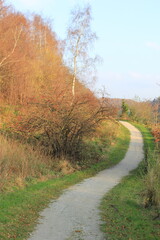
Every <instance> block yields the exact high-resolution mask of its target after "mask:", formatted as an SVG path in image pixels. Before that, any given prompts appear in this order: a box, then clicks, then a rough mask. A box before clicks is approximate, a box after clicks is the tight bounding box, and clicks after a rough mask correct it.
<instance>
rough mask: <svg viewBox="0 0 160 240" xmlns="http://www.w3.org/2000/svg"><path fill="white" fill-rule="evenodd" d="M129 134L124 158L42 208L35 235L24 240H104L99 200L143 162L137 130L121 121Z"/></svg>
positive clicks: (141, 143) (140, 140)
mask: <svg viewBox="0 0 160 240" xmlns="http://www.w3.org/2000/svg"><path fill="white" fill-rule="evenodd" d="M121 123H122V124H123V125H124V126H125V127H127V128H128V129H129V130H130V132H131V141H130V145H129V149H128V152H127V154H126V156H125V158H124V159H123V160H122V161H121V162H120V163H119V164H117V165H116V166H114V167H112V168H110V169H106V170H104V171H101V172H100V173H99V174H97V175H96V176H95V177H92V178H89V179H86V180H84V181H83V182H81V183H80V184H76V185H74V186H72V187H70V188H69V189H68V190H66V191H65V192H64V193H63V194H62V195H61V197H60V198H59V199H58V200H56V201H54V202H52V203H51V204H50V205H49V207H48V208H47V209H45V210H44V211H43V212H42V214H41V216H42V218H41V219H40V221H39V224H38V226H37V228H36V230H35V232H34V233H33V234H32V235H31V237H30V238H29V239H28V240H104V239H105V237H104V235H103V233H102V232H101V231H100V229H99V226H100V224H101V223H102V222H101V221H100V214H99V210H98V207H99V205H100V202H101V199H102V197H103V196H104V195H105V194H106V192H108V191H109V190H110V189H111V188H113V187H114V186H115V185H117V184H118V183H119V182H120V180H121V179H122V177H124V176H126V175H127V174H128V173H129V171H131V170H133V169H135V168H136V167H137V166H138V164H139V162H140V161H141V160H142V159H143V140H142V136H141V133H140V132H139V130H138V129H136V128H135V127H134V126H132V125H131V124H129V123H127V122H121Z"/></svg>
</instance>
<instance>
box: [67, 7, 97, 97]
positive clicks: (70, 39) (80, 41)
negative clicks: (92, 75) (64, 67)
mask: <svg viewBox="0 0 160 240" xmlns="http://www.w3.org/2000/svg"><path fill="white" fill-rule="evenodd" d="M90 23H91V8H90V6H87V7H84V8H83V9H81V8H79V7H77V8H75V9H74V10H73V11H72V12H71V22H70V24H69V27H68V30H67V40H66V45H67V53H68V54H67V57H68V58H67V62H69V63H70V64H69V65H70V67H71V70H72V75H73V79H72V95H73V98H74V97H75V84H76V79H80V78H81V77H82V73H83V74H84V73H86V72H87V70H89V69H90V67H91V66H92V67H93V66H94V61H95V59H96V58H91V57H89V50H90V47H91V46H92V43H93V42H94V40H95V39H96V38H97V36H96V34H95V33H94V32H92V31H91V27H90Z"/></svg>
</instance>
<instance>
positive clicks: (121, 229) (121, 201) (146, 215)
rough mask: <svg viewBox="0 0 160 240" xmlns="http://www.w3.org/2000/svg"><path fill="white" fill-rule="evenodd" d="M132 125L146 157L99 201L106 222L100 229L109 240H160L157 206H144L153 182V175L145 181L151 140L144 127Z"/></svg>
mask: <svg viewBox="0 0 160 240" xmlns="http://www.w3.org/2000/svg"><path fill="white" fill-rule="evenodd" d="M135 126H136V127H137V128H139V130H141V132H142V135H143V138H144V151H145V152H146V156H145V160H144V161H143V162H142V163H141V164H140V165H139V167H138V168H137V169H136V170H134V171H133V172H132V174H131V175H129V176H127V177H125V178H124V179H123V180H122V182H121V183H120V184H119V185H117V186H116V187H115V188H113V189H112V190H111V191H110V192H109V194H107V195H106V196H105V198H104V199H103V201H102V204H101V211H102V218H103V220H104V221H105V223H104V224H103V225H102V230H103V231H104V232H105V233H106V236H107V239H108V240H138V239H139V240H146V239H148V240H152V239H154V240H156V239H157V240H158V239H159V238H160V218H159V216H160V215H159V213H160V212H159V211H160V210H159V206H158V205H157V206H151V205H150V206H149V205H148V206H147V205H146V201H149V195H148V194H149V192H148V191H150V189H148V186H149V185H150V184H149V182H150V183H153V180H154V178H153V177H154V176H155V175H154V176H153V174H152V178H149V179H150V180H148V176H149V175H150V172H151V171H150V169H149V168H148V167H147V165H148V166H149V161H153V158H151V157H150V156H147V155H148V152H150V153H149V155H150V154H151V155H153V154H154V153H153V150H154V139H153V136H152V135H151V134H150V131H149V130H148V129H146V128H145V127H144V126H141V125H138V124H135ZM149 149H150V150H149ZM146 161H147V162H146ZM157 162H158V159H157ZM159 169H160V168H159ZM146 170H147V171H148V174H147V173H146ZM152 170H153V169H152ZM157 183H158V182H157V179H155V182H154V187H155V185H157V188H158V189H159V185H158V184H159V183H158V184H157ZM152 187H153V186H152ZM159 191H160V189H159ZM154 194H155V192H154ZM146 198H147V199H146Z"/></svg>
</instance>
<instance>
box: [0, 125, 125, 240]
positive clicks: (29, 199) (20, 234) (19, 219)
mask: <svg viewBox="0 0 160 240" xmlns="http://www.w3.org/2000/svg"><path fill="white" fill-rule="evenodd" d="M129 138H130V136H129V131H128V130H127V129H126V128H124V127H123V126H121V127H120V133H119V136H118V138H117V141H116V143H115V144H114V145H113V146H111V147H110V150H109V152H108V153H107V156H106V158H105V160H104V161H102V162H100V163H97V164H95V165H93V166H91V167H90V168H88V169H86V170H83V171H77V172H75V173H73V174H70V175H66V176H64V177H61V178H56V179H52V180H48V181H45V182H40V183H37V184H34V185H30V186H27V187H25V188H24V189H21V190H15V191H14V192H10V193H0V239H1V240H6V239H11V240H13V239H16V240H22V239H27V237H28V236H29V233H30V232H32V231H33V229H34V227H35V224H36V222H37V219H38V217H39V212H40V211H41V210H42V209H44V208H45V207H46V206H47V205H48V203H49V202H50V201H51V200H54V199H56V198H57V197H58V196H59V195H60V194H61V193H62V191H63V190H64V189H66V188H68V187H69V186H71V185H73V184H76V183H78V182H80V181H81V180H83V179H85V178H88V177H91V176H93V175H95V174H96V173H97V172H99V171H100V170H103V169H105V168H108V167H110V166H112V165H114V164H116V163H118V162H119V161H120V160H122V159H123V157H124V155H125V153H126V151H127V149H128V145H129ZM117 156H118V158H117Z"/></svg>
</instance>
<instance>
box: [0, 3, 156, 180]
mask: <svg viewBox="0 0 160 240" xmlns="http://www.w3.org/2000/svg"><path fill="white" fill-rule="evenodd" d="M90 10H91V9H90V7H89V6H87V7H84V8H83V9H79V8H77V9H74V10H73V11H72V12H71V21H70V25H69V27H68V29H67V37H66V39H65V40H63V41H62V40H59V39H58V38H57V36H56V33H55V32H54V31H53V27H52V24H51V22H50V21H49V20H45V19H43V18H42V17H41V16H39V15H35V14H32V15H30V16H24V15H23V14H22V13H20V12H17V11H15V10H14V8H13V7H12V6H8V5H6V3H5V1H4V0H0V129H1V134H2V136H3V137H4V136H5V137H6V136H7V138H9V139H12V140H15V141H20V142H21V143H23V144H29V145H31V146H32V148H33V151H37V150H38V151H39V152H40V153H42V154H44V155H45V156H46V157H49V158H51V159H52V158H53V159H61V158H64V159H67V161H69V162H71V163H76V164H77V162H78V163H82V162H84V158H85V156H84V155H85V154H84V153H86V151H87V149H90V148H91V146H88V145H87V144H88V142H89V141H91V140H93V139H94V140H95V138H96V137H97V136H99V135H100V134H102V133H101V132H102V131H101V130H99V129H101V128H102V127H104V121H105V122H106V121H107V122H108V123H109V124H108V126H109V127H108V129H107V131H108V133H107V135H108V139H109V140H108V144H109V143H110V142H112V140H111V139H112V138H113V139H114V138H115V137H116V132H117V128H118V127H117V126H118V124H117V122H116V119H117V118H119V117H121V118H124V119H127V120H129V119H130V120H133V121H138V122H141V123H143V124H148V125H149V126H152V131H153V133H154V135H155V136H156V141H157V142H159V138H160V137H159V121H160V120H159V119H160V116H159V115H160V99H155V100H154V101H153V102H151V101H139V100H134V101H133V100H125V101H124V100H116V99H109V98H106V97H105V94H104V93H103V92H102V94H101V96H100V95H97V94H96V93H94V92H93V91H92V90H91V89H90V88H89V87H88V86H89V84H88V82H89V81H90V79H88V77H87V76H93V78H94V67H95V65H96V64H97V59H98V58H97V57H93V58H91V57H90V56H89V53H88V52H89V48H90V46H92V45H93V43H94V41H95V40H96V34H95V33H94V32H92V30H91V28H90V23H91V19H92V18H91V11H90ZM102 135H103V134H102ZM110 138H111V139H110ZM3 141H4V140H3ZM91 145H93V144H91ZM92 147H93V146H92ZM94 148H95V146H94ZM92 150H93V149H90V151H91V153H90V154H89V155H90V156H94V155H95V153H93V154H92ZM93 152H94V151H93ZM86 155H87V154H86ZM90 158H91V157H90ZM51 161H52V160H51ZM53 161H54V160H53ZM92 161H93V162H94V161H98V157H96V160H95V159H94V158H93V160H92ZM1 165H2V166H1V171H2V172H3V171H4V169H5V168H4V167H3V161H2V164H1ZM4 165H5V164H4ZM7 166H8V165H7ZM9 169H10V168H9ZM10 171H11V172H13V171H12V168H11V169H10V170H9V172H10ZM4 172H5V171H4ZM2 175H3V174H2ZM22 175H23V174H22ZM7 176H8V174H7ZM25 177H26V176H24V178H25Z"/></svg>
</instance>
